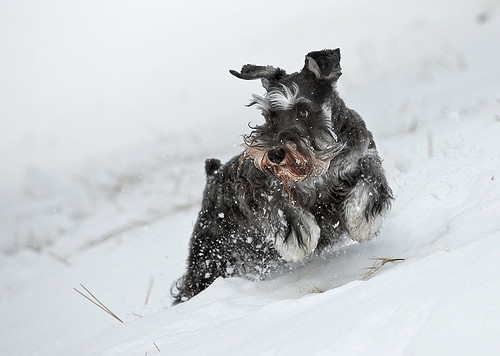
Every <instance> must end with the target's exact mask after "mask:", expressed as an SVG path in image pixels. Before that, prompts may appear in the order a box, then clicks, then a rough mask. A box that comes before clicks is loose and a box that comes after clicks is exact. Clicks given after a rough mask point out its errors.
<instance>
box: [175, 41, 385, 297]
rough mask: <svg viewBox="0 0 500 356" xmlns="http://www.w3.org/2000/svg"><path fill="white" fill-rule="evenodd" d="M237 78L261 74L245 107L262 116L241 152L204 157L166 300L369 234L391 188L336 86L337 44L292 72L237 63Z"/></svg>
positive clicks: (263, 272) (260, 273)
mask: <svg viewBox="0 0 500 356" xmlns="http://www.w3.org/2000/svg"><path fill="white" fill-rule="evenodd" d="M230 73H231V74H233V75H234V76H236V77H238V78H240V79H245V80H249V79H261V81H262V85H263V86H264V88H265V89H266V93H265V94H264V96H259V95H253V100H252V102H251V103H250V104H249V106H252V105H255V106H256V107H258V108H259V109H260V110H261V111H262V115H263V116H264V118H265V123H264V124H263V125H260V126H255V127H252V129H253V131H252V132H251V133H250V134H249V135H246V136H244V145H243V146H244V148H245V150H244V152H243V153H241V154H240V155H238V156H236V157H234V158H233V159H231V160H230V161H229V162H227V163H226V164H224V165H222V164H221V162H220V161H219V160H216V159H209V160H207V161H206V162H205V171H206V175H207V184H206V187H205V191H204V193H203V201H202V207H201V211H200V213H199V216H198V220H197V222H196V224H195V227H194V231H193V235H192V237H191V242H190V251H189V258H188V261H187V272H186V274H185V275H184V276H183V277H181V278H180V279H178V280H177V281H176V282H174V284H173V285H172V290H171V292H172V296H173V298H174V304H176V303H180V302H183V301H186V300H188V299H189V298H191V297H193V296H195V295H196V294H198V293H200V292H201V291H202V290H204V289H205V288H207V287H208V286H209V285H210V284H211V283H212V282H213V281H214V280H215V279H216V278H218V277H230V276H241V277H245V278H249V279H262V278H265V277H268V276H269V275H270V273H272V272H273V271H276V270H277V269H278V268H282V267H283V266H287V265H288V266H291V265H293V263H294V262H299V261H304V259H306V258H307V257H308V256H311V255H312V254H313V253H317V252H320V251H322V250H324V249H325V248H327V247H329V246H331V245H332V244H334V243H335V242H338V241H339V240H340V239H341V238H342V237H343V236H344V235H348V236H349V237H351V238H352V239H353V240H355V241H358V242H365V241H367V240H369V239H370V238H372V237H373V236H374V235H376V234H377V233H378V231H379V228H380V226H381V221H382V217H383V215H384V214H385V213H386V212H387V211H388V209H389V208H390V203H391V200H392V192H391V189H390V188H389V186H388V184H387V180H386V178H385V176H384V170H383V169H382V166H381V159H380V158H379V156H378V153H377V150H376V146H375V142H374V141H373V137H372V134H371V132H370V131H368V130H367V128H366V126H365V123H364V121H363V120H362V119H361V117H360V116H359V115H358V114H357V113H356V112H355V111H353V110H351V109H348V108H347V107H346V106H345V104H344V102H343V100H342V99H340V97H339V95H338V93H337V91H336V83H337V80H338V78H339V77H340V75H341V70H340V50H339V49H335V50H322V51H316V52H311V53H309V54H307V55H306V58H305V66H304V68H303V69H302V70H301V71H300V72H296V73H292V74H287V73H286V71H284V70H283V69H280V68H275V67H273V66H256V65H250V64H247V65H244V66H243V68H242V70H241V72H240V73H238V72H236V71H233V70H231V71H230Z"/></svg>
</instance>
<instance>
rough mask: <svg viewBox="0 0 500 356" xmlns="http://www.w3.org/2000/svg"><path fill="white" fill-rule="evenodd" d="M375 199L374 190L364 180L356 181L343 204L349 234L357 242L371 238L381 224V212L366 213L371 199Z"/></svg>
mask: <svg viewBox="0 0 500 356" xmlns="http://www.w3.org/2000/svg"><path fill="white" fill-rule="evenodd" d="M373 199H377V196H376V192H375V191H374V190H373V189H372V187H371V186H370V185H369V184H367V183H364V182H361V183H358V184H357V185H356V186H355V187H354V189H353V190H352V191H351V193H350V194H349V196H348V197H347V200H346V201H345V204H344V214H345V220H346V226H347V230H348V232H349V236H350V237H351V238H352V239H353V240H355V241H357V242H366V241H368V240H370V239H372V238H373V237H374V236H375V235H376V234H377V233H378V231H379V230H380V227H381V226H382V213H383V212H381V214H377V215H375V216H372V214H370V213H367V210H368V209H369V207H370V206H372V205H373V202H372V200H373Z"/></svg>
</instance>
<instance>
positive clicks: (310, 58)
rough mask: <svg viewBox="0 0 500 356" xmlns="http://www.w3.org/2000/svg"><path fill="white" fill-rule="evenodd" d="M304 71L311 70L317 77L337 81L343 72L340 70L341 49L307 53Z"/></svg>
mask: <svg viewBox="0 0 500 356" xmlns="http://www.w3.org/2000/svg"><path fill="white" fill-rule="evenodd" d="M302 71H309V72H312V73H313V74H314V76H315V77H316V78H317V79H320V80H330V81H335V80H337V79H339V77H340V75H341V74H342V72H341V70H340V49H339V48H337V49H324V50H322V51H316V52H310V53H308V54H307V55H306V63H305V65H304V69H302Z"/></svg>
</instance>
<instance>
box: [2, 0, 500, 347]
mask: <svg viewBox="0 0 500 356" xmlns="http://www.w3.org/2000/svg"><path fill="white" fill-rule="evenodd" d="M0 24H1V25H0V31H1V32H0V33H1V34H2V41H1V42H2V44H1V46H2V56H1V58H0V68H1V69H0V73H1V75H0V78H1V79H0V96H1V97H2V100H1V101H0V120H1V124H2V127H3V128H4V130H2V133H1V134H0V135H1V139H2V146H1V147H2V149H1V152H0V164H1V165H2V170H1V171H0V182H1V186H2V189H1V190H0V201H2V203H1V205H0V350H2V351H1V353H2V354H5V355H13V354H25V355H33V354H46V355H73V354H83V355H96V354H108V355H116V354H127V355H144V354H148V355H149V354H157V353H159V352H158V349H159V350H160V353H162V354H168V355H178V354H214V355H215V354H219V355H220V354H271V355H275V354H276V355H281V354H286V355H288V354H305V353H310V354H436V355H441V354H478V355H484V354H492V355H493V354H498V353H500V339H499V338H498V335H499V334H500V302H499V300H500V277H499V275H500V274H499V273H498V266H499V265H500V239H499V238H500V186H499V184H498V180H499V179H500V66H499V65H498V63H500V41H498V33H500V3H499V2H498V1H479V0H478V1H462V2H456V1H445V0H441V1H429V2H426V1H424V2H410V1H399V2H397V3H395V2H391V1H377V2H374V1H368V0H366V1H357V2H343V1H311V2H307V3H304V2H297V3H296V4H291V5H290V2H285V3H281V4H280V3H274V2H273V3H269V2H264V1H259V2H255V3H252V4H250V3H245V5H243V4H237V3H232V2H226V3H224V2H219V3H218V5H214V4H210V5H209V4H208V3H204V2H191V1H185V2H179V4H176V5H174V4H168V3H166V2H155V3H151V4H150V5H148V7H145V6H144V5H143V4H139V3H123V2H106V3H105V4H102V3H101V2H95V3H93V2H82V3H77V2H71V3H67V2H63V1H61V2H51V3H50V4H48V3H47V4H43V5H41V4H38V5H34V4H30V5H27V4H24V5H23V4H22V3H7V2H4V3H2V4H0ZM325 47H330V48H335V47H340V48H341V51H342V66H343V73H344V74H343V76H342V77H341V78H340V82H339V87H338V90H339V92H340V94H341V96H342V97H343V98H344V99H345V101H346V103H347V105H348V106H350V107H352V108H354V109H355V110H357V111H358V112H359V113H360V114H361V115H362V116H363V117H364V118H365V121H366V122H367V125H368V127H369V128H370V129H371V130H372V131H373V133H374V135H375V139H376V142H377V145H378V147H379V150H380V153H381V156H382V157H383V158H384V159H385V161H384V166H385V168H386V171H387V175H388V178H389V181H390V183H391V186H392V188H393V190H394V194H395V196H396V201H395V203H394V206H393V209H392V212H391V214H390V216H388V218H387V220H386V222H385V225H384V228H383V230H382V233H381V234H380V236H379V237H378V238H377V239H375V240H373V241H371V242H369V243H367V244H363V245H359V244H355V243H352V242H350V241H345V242H344V243H343V244H341V245H340V246H339V247H338V249H337V250H336V251H334V252H333V253H332V254H331V256H326V258H325V259H324V260H323V259H319V260H316V261H312V262H311V263H309V264H307V265H305V266H302V267H300V268H298V269H297V270H295V271H293V272H291V273H289V274H285V275H282V276H280V277H278V278H276V279H273V280H269V281H263V282H250V281H246V280H244V279H240V278H232V279H226V280H222V279H220V280H217V281H216V282H215V283H214V284H213V285H212V286H211V287H210V288H208V289H207V290H206V291H205V292H203V293H201V294H200V295H198V296H196V297H195V298H193V299H192V300H190V301H189V302H187V303H184V304H181V305H179V306H176V307H170V297H169V286H170V284H171V282H172V281H173V280H174V279H175V278H177V277H178V276H180V275H181V274H182V272H183V270H184V261H185V259H186V257H187V246H188V240H189V236H190V233H191V229H192V226H193V222H194V221H195V219H196V214H197V212H198V208H199V204H200V198H201V192H202V190H203V186H204V174H203V161H204V159H205V158H207V157H218V158H220V159H223V160H227V159H228V158H230V157H231V156H232V155H234V154H236V153H238V152H239V150H240V147H239V144H240V143H241V137H240V136H239V135H241V134H242V133H245V132H247V130H248V128H247V126H246V125H247V123H248V122H249V121H259V120H260V118H259V115H258V112H257V111H255V110H253V109H249V108H245V107H244V104H246V103H247V102H248V98H250V95H251V93H254V92H256V93H261V92H262V90H261V89H260V88H259V86H258V83H250V82H244V81H238V80H237V79H235V78H232V77H231V76H230V75H229V74H228V72H227V71H228V69H239V68H240V66H241V65H242V64H244V63H248V62H251V63H257V64H275V65H279V66H281V67H283V68H285V69H287V70H288V71H294V70H298V69H300V68H301V67H302V65H303V56H304V55H305V54H306V53H307V52H309V51H311V50H317V49H321V48H325ZM374 256H378V257H387V258H398V259H399V258H400V259H404V261H399V262H395V263H387V264H385V265H384V266H383V267H381V268H380V269H379V270H377V271H375V272H374V273H373V274H372V275H371V276H368V277H367V278H364V276H365V274H366V273H367V270H366V268H368V267H370V266H372V265H373V263H374V262H375V261H374V260H372V258H373V257H374ZM80 284H83V285H84V286H85V287H87V288H88V289H89V290H90V291H91V292H92V293H94V294H95V295H96V297H98V298H99V299H100V300H101V301H102V302H103V303H104V304H105V305H106V306H107V307H108V308H109V309H111V310H112V311H113V312H114V313H115V314H116V315H117V316H119V317H120V318H121V319H122V320H123V321H124V322H123V323H120V322H119V321H117V320H116V319H114V318H112V317H111V316H109V315H107V314H106V313H105V312H104V311H102V310H100V309H99V308H98V307H96V306H95V305H93V304H91V303H90V302H89V301H87V300H85V299H84V298H83V297H82V296H81V295H79V294H78V293H76V292H75V291H74V290H73V288H77V289H79V290H83V288H82V287H81V286H80Z"/></svg>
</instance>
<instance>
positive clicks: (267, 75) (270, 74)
mask: <svg viewBox="0 0 500 356" xmlns="http://www.w3.org/2000/svg"><path fill="white" fill-rule="evenodd" d="M229 73H231V74H232V75H234V76H235V77H237V78H240V79H245V80H251V79H261V80H262V85H263V86H264V88H266V89H269V83H270V82H273V81H279V80H280V79H281V78H283V77H285V76H286V71H284V70H283V69H280V68H274V67H272V66H256V65H254V64H245V65H244V66H243V68H241V73H238V72H237V71H235V70H230V71H229Z"/></svg>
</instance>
